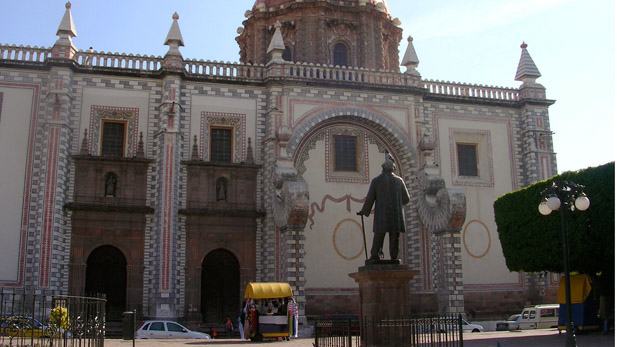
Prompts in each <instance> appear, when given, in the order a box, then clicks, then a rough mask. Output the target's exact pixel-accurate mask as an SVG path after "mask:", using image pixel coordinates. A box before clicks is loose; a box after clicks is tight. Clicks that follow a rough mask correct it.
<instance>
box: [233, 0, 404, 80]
mask: <svg viewBox="0 0 617 347" xmlns="http://www.w3.org/2000/svg"><path fill="white" fill-rule="evenodd" d="M245 16H246V20H245V21H244V22H243V23H242V24H243V27H242V28H239V29H238V33H239V36H238V37H236V41H237V42H238V45H239V46H240V61H241V62H243V63H249V64H267V63H268V62H269V61H270V57H269V55H268V46H269V44H270V42H271V41H272V37H273V35H274V31H275V25H276V23H277V22H278V23H280V31H281V35H282V38H283V44H284V46H285V52H284V53H283V59H284V60H287V61H293V62H301V63H312V64H321V65H332V66H337V65H338V66H347V67H355V68H366V69H371V70H386V71H399V69H400V68H399V51H398V48H399V43H400V41H401V39H402V29H401V28H400V27H399V25H400V21H399V20H398V18H392V16H391V15H390V13H389V12H388V7H387V5H386V2H385V0H303V1H298V0H256V1H255V4H254V5H253V8H252V10H250V11H247V12H246V14H245Z"/></svg>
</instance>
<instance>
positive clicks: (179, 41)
mask: <svg viewBox="0 0 617 347" xmlns="http://www.w3.org/2000/svg"><path fill="white" fill-rule="evenodd" d="M171 19H173V22H172V23H171V28H169V33H167V38H166V39H165V43H164V45H167V46H169V51H168V52H167V54H178V55H180V50H179V49H178V47H180V46H184V39H183V38H182V32H180V25H178V19H180V16H179V15H178V12H174V14H173V15H172V16H171Z"/></svg>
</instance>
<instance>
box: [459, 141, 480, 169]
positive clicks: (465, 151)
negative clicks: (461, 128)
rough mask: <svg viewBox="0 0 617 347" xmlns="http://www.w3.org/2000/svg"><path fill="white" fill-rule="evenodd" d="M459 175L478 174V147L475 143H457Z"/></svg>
mask: <svg viewBox="0 0 617 347" xmlns="http://www.w3.org/2000/svg"><path fill="white" fill-rule="evenodd" d="M456 151H457V154H458V174H459V176H473V177H477V176H478V155H477V153H478V148H477V145H475V144H460V143H457V144H456Z"/></svg>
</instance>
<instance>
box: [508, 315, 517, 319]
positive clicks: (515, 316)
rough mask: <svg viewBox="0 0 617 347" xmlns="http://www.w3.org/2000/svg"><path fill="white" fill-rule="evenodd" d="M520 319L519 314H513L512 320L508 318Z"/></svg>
mask: <svg viewBox="0 0 617 347" xmlns="http://www.w3.org/2000/svg"><path fill="white" fill-rule="evenodd" d="M518 317H519V315H518V314H513V315H511V316H510V318H508V320H516V319H517V318H518Z"/></svg>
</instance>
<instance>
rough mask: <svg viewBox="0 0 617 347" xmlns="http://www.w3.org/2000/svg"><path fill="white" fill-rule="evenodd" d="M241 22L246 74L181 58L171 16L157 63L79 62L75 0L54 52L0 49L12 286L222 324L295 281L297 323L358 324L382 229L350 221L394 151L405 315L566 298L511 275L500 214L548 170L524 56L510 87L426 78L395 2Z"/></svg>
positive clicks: (282, 11)
mask: <svg viewBox="0 0 617 347" xmlns="http://www.w3.org/2000/svg"><path fill="white" fill-rule="evenodd" d="M245 16H246V20H245V21H244V22H243V23H242V25H243V26H242V28H241V29H239V30H238V33H239V34H238V37H237V38H236V41H237V42H238V45H239V47H240V62H238V63H223V62H212V61H204V60H196V59H188V58H185V57H183V56H182V53H181V52H180V47H182V46H184V41H183V38H182V34H181V30H180V27H181V25H180V21H179V16H178V15H177V14H174V15H173V17H172V21H171V27H170V30H169V34H168V36H167V38H166V39H165V44H166V45H167V46H169V50H168V52H167V54H166V55H165V56H164V57H152V56H141V55H133V54H111V53H104V52H96V51H92V50H80V49H77V47H75V46H74V45H73V43H72V40H71V39H72V38H73V37H75V36H76V33H77V32H76V29H75V27H74V25H73V20H72V16H71V6H70V3H67V6H66V12H65V14H64V17H63V18H62V19H61V21H60V26H59V28H58V30H57V36H58V40H57V41H56V43H55V44H54V46H53V47H51V48H39V47H23V46H9V45H5V46H0V161H1V162H2V163H3V165H1V166H0V197H1V199H0V204H1V205H0V215H1V217H2V221H3V223H2V226H0V228H1V232H0V238H1V240H2V242H0V260H1V261H2V263H3V264H4V266H3V267H2V268H1V269H0V286H2V287H3V290H4V291H16V292H37V293H38V292H44V291H51V292H56V293H64V294H72V295H88V294H93V293H104V294H105V295H106V298H107V299H108V319H110V320H113V319H119V317H121V312H123V311H126V310H133V309H135V310H136V311H137V312H138V315H139V316H140V317H147V318H150V317H158V318H163V317H167V318H174V319H179V320H183V321H186V322H192V323H195V324H198V323H204V324H217V323H222V322H223V321H224V318H225V317H226V316H232V317H233V316H237V314H238V312H239V310H240V306H241V303H242V297H243V291H244V288H245V286H246V284H247V283H249V282H255V281H258V282H288V283H290V284H291V286H292V288H293V290H294V294H295V296H296V300H297V302H298V304H299V311H300V316H301V317H314V316H318V315H321V314H327V313H357V312H358V308H359V298H358V289H357V285H356V283H355V282H354V281H353V279H351V278H350V277H349V276H348V274H349V273H353V272H356V271H357V269H358V267H360V266H363V265H364V260H365V251H366V246H365V242H366V244H369V245H370V243H371V240H372V233H371V230H372V217H369V218H365V219H364V220H360V217H359V216H357V215H356V212H357V211H359V210H360V208H361V206H362V203H363V201H364V197H365V195H366V192H367V190H368V185H369V183H370V180H371V178H373V177H375V176H377V175H378V174H379V173H380V172H381V163H382V162H383V161H384V155H386V154H385V153H386V152H387V153H388V154H387V155H389V156H392V158H393V159H394V162H395V164H396V170H397V171H396V173H397V174H398V175H399V176H401V177H402V178H403V179H404V181H405V183H406V185H407V187H408V189H409V193H410V196H411V201H410V203H409V204H408V205H407V206H406V207H405V209H404V215H405V222H406V232H405V233H404V234H403V235H402V236H401V242H400V243H401V251H400V256H401V261H402V262H403V263H405V264H408V265H409V266H410V267H411V268H412V270H418V271H420V275H418V276H416V277H415V278H414V280H413V281H412V282H411V298H412V302H411V305H412V307H413V310H414V311H415V312H466V313H471V314H474V315H485V316H487V317H488V316H502V315H503V314H504V313H509V312H512V311H517V310H518V309H520V308H521V307H522V306H523V305H525V304H530V303H534V304H536V303H542V302H552V301H554V300H556V295H555V292H556V288H557V283H558V278H557V277H555V275H548V276H540V275H535V274H526V273H512V272H510V271H509V270H508V269H507V267H506V265H505V260H504V258H503V254H502V251H501V246H500V243H499V239H498V235H497V230H496V225H495V222H494V218H493V208H492V204H493V201H494V200H495V199H496V198H497V197H498V196H500V195H502V194H504V193H507V192H510V191H513V190H516V189H519V188H522V187H524V186H526V185H529V184H531V183H533V182H536V181H538V180H542V179H547V178H549V177H551V176H553V175H554V174H556V173H557V171H556V158H555V154H554V152H553V143H552V133H551V131H550V126H549V117H548V108H549V106H550V105H551V104H552V103H553V101H552V100H548V99H546V94H545V89H544V87H543V86H542V85H540V84H538V83H537V82H536V79H537V78H538V77H540V73H539V71H538V69H537V68H536V66H535V64H534V63H533V60H532V59H531V56H530V55H529V52H528V51H527V46H526V45H525V44H523V45H522V46H521V49H522V51H521V58H520V63H519V66H518V68H517V67H512V70H513V71H516V75H515V79H516V80H517V81H520V82H521V84H520V87H519V88H505V87H504V88H502V87H487V86H481V85H470V84H464V83H450V82H441V81H432V80H428V79H424V78H423V77H422V76H421V75H420V72H419V71H418V69H417V68H418V66H419V59H418V56H417V54H416V52H415V49H414V47H413V41H412V39H411V38H409V39H407V40H406V41H404V42H403V43H402V45H401V40H402V29H401V28H400V21H399V20H398V19H397V18H394V17H393V15H392V14H390V13H389V10H388V7H387V4H386V3H385V0H344V1H331V0H315V1H294V0H257V1H256V2H255V4H254V5H253V7H252V9H251V10H250V11H247V13H246V14H245ZM399 49H400V50H401V52H400V53H402V54H401V55H402V58H401V57H399ZM400 66H403V69H404V70H405V71H404V72H400V71H399V69H400ZM7 163H8V164H7ZM363 229H365V230H366V231H367V232H366V241H365V242H364V241H363ZM385 252H386V254H385V256H386V258H387V257H388V252H387V250H385Z"/></svg>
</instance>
